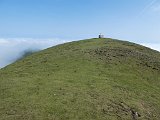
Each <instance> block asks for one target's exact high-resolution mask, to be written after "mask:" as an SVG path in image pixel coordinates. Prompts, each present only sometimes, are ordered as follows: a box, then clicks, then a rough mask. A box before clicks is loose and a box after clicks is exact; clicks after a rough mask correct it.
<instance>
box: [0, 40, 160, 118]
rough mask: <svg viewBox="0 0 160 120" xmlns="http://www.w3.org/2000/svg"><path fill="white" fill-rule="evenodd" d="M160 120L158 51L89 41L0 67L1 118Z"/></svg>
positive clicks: (134, 45) (127, 44)
mask: <svg viewBox="0 0 160 120" xmlns="http://www.w3.org/2000/svg"><path fill="white" fill-rule="evenodd" d="M116 119H117V120H132V119H133V120H159V119H160V53H159V52H158V51H155V50H152V49H150V48H147V47H144V46H141V45H138V44H135V43H131V42H127V41H120V40H115V39H109V38H103V39H88V40H81V41H76V42H70V43H65V44H62V45H58V46H54V47H51V48H48V49H45V50H43V51H40V52H36V53H33V54H31V55H29V56H27V57H25V58H23V59H20V60H18V61H17V62H15V63H13V64H11V65H9V66H7V67H5V68H3V69H1V70H0V120H116Z"/></svg>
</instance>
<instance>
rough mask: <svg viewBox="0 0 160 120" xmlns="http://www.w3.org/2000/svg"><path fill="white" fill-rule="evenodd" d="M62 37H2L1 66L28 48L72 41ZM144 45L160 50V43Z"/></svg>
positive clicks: (32, 48)
mask: <svg viewBox="0 0 160 120" xmlns="http://www.w3.org/2000/svg"><path fill="white" fill-rule="evenodd" d="M70 41H72V40H61V39H57V38H56V39H33V38H7V39H6V38H0V68H2V67H4V66H6V65H8V64H11V63H13V62H14V61H16V60H17V59H18V58H20V57H21V56H22V55H23V53H24V52H25V51H27V50H31V51H37V50H43V49H45V48H48V47H51V46H55V45H57V44H61V43H65V42H70ZM141 44H142V45H144V46H147V47H150V48H152V49H155V50H158V51H160V43H141Z"/></svg>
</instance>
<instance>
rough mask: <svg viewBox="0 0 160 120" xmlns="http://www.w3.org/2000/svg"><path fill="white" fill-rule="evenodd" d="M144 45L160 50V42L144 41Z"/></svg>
mask: <svg viewBox="0 0 160 120" xmlns="http://www.w3.org/2000/svg"><path fill="white" fill-rule="evenodd" d="M142 45H144V46H146V47H149V48H152V49H154V50H157V51H159V52H160V43H142Z"/></svg>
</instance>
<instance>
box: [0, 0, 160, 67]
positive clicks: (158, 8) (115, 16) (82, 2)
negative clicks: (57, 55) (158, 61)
mask: <svg viewBox="0 0 160 120" xmlns="http://www.w3.org/2000/svg"><path fill="white" fill-rule="evenodd" d="M159 21H160V0H0V47H1V48H0V49H1V52H0V56H1V57H0V63H1V62H2V61H5V62H6V61H7V60H6V59H5V58H6V56H3V55H6V54H8V53H9V55H10V54H12V55H14V54H18V53H20V52H21V51H22V50H24V49H28V48H30V47H31V46H32V47H33V46H39V48H46V47H49V46H52V45H55V44H59V43H63V42H65V41H66V42H67V41H72V40H78V39H85V38H92V37H97V36H98V34H99V33H103V34H104V35H105V37H111V38H117V39H122V40H128V41H131V42H136V43H140V44H142V45H146V46H149V47H151V48H153V49H156V50H159V51H160V22H159ZM32 41H33V42H32ZM35 41H36V44H35ZM38 41H39V44H38ZM42 41H43V42H42ZM26 44H28V45H26ZM42 44H43V45H42ZM24 46H25V47H24ZM22 47H23V49H22ZM13 49H14V50H15V49H16V51H15V52H14V53H12V52H13V51H14V50H13ZM17 51H19V52H17ZM9 55H8V56H7V58H8V57H10V56H9ZM5 64H6V63H5ZM0 66H2V65H1V64H0Z"/></svg>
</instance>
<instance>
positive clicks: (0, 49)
mask: <svg viewBox="0 0 160 120" xmlns="http://www.w3.org/2000/svg"><path fill="white" fill-rule="evenodd" d="M65 42H68V40H61V39H57V38H56V39H33V38H7V39H6V38H5V39H4V38H1V39H0V68H2V67H4V66H6V65H8V64H10V63H12V62H14V61H16V60H17V59H18V58H20V57H21V56H22V55H23V53H24V51H27V50H31V51H38V50H43V49H45V48H48V47H51V46H54V45H57V44H61V43H65Z"/></svg>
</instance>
